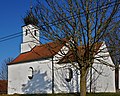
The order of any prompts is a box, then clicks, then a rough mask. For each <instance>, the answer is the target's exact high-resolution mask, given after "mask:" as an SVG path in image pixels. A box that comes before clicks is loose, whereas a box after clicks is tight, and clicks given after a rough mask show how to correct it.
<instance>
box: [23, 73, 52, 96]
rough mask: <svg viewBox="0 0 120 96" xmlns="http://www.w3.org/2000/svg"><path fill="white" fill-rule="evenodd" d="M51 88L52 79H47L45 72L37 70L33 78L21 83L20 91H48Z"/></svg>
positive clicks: (32, 92) (29, 92)
mask: <svg viewBox="0 0 120 96" xmlns="http://www.w3.org/2000/svg"><path fill="white" fill-rule="evenodd" d="M51 90H52V81H51V80H50V79H48V77H47V72H42V73H41V72H40V71H38V72H37V73H35V74H34V75H33V78H32V79H31V80H29V81H28V82H27V84H23V85H22V91H23V92H24V93H25V94H34V93H48V92H51Z"/></svg>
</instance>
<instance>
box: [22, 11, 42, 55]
mask: <svg viewBox="0 0 120 96" xmlns="http://www.w3.org/2000/svg"><path fill="white" fill-rule="evenodd" d="M24 23H25V26H23V27H22V30H23V41H22V44H21V53H24V52H28V51H30V50H31V49H32V48H33V47H35V46H36V45H39V44H40V43H39V28H38V27H37V25H38V20H37V18H35V16H34V15H33V12H32V9H31V10H30V12H29V13H28V14H27V16H26V17H25V18H24Z"/></svg>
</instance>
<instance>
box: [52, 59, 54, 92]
mask: <svg viewBox="0 0 120 96" xmlns="http://www.w3.org/2000/svg"><path fill="white" fill-rule="evenodd" d="M52 94H54V61H53V57H52Z"/></svg>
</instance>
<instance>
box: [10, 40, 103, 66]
mask: <svg viewBox="0 0 120 96" xmlns="http://www.w3.org/2000/svg"><path fill="white" fill-rule="evenodd" d="M63 41H65V42H60V41H56V42H50V43H47V44H44V45H39V46H36V47H34V48H33V49H32V50H31V51H29V52H26V53H22V54H20V55H19V56H18V57H17V58H16V59H14V60H13V61H12V62H11V63H9V64H8V65H11V64H16V63H22V62H29V61H35V60H40V59H45V58H51V57H52V56H54V55H55V54H57V53H58V52H59V51H60V49H61V48H62V47H63V46H64V45H65V43H66V42H67V41H66V40H63ZM101 44H102V43H96V44H95V46H96V47H95V48H96V49H97V50H98V49H99V47H100V46H101ZM84 47H85V46H78V50H79V52H80V53H81V55H83V54H84V52H85V48H84ZM68 58H70V60H72V61H74V60H75V58H74V56H73V53H72V52H71V51H70V52H68V54H67V55H66V56H65V57H63V58H62V59H61V60H60V62H68Z"/></svg>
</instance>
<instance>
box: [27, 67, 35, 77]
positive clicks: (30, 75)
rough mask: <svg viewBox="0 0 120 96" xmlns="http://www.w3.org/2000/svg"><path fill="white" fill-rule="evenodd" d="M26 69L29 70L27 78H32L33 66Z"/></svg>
mask: <svg viewBox="0 0 120 96" xmlns="http://www.w3.org/2000/svg"><path fill="white" fill-rule="evenodd" d="M28 71H29V74H28V78H29V79H32V78H33V71H34V70H33V67H29V70H28Z"/></svg>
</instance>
